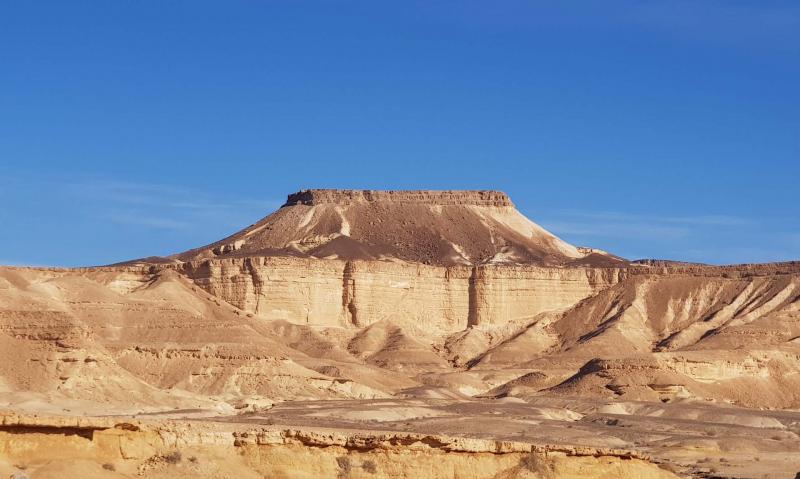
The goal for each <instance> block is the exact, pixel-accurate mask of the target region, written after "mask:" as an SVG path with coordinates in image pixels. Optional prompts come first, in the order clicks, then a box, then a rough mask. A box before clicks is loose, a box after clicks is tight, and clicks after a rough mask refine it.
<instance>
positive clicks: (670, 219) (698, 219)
mask: <svg viewBox="0 0 800 479" xmlns="http://www.w3.org/2000/svg"><path fill="white" fill-rule="evenodd" d="M561 213H562V214H564V215H565V216H569V217H577V218H586V219H591V220H600V221H618V222H639V223H657V224H660V223H666V224H675V225H685V226H692V225H701V226H742V225H747V224H752V220H750V219H748V218H743V217H740V216H730V215H694V216H662V215H658V214H631V213H622V212H618V211H601V212H583V211H576V210H565V211H562V212H561Z"/></svg>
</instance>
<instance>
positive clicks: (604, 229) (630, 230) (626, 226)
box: [542, 221, 689, 240]
mask: <svg viewBox="0 0 800 479" xmlns="http://www.w3.org/2000/svg"><path fill="white" fill-rule="evenodd" d="M542 226H544V228H545V229H547V230H549V231H551V232H553V233H555V234H556V235H559V236H562V235H573V236H582V237H588V238H598V237H603V238H632V239H639V240H653V239H672V240H676V239H680V238H685V237H686V236H688V235H689V229H687V228H682V227H679V226H668V225H658V224H653V223H623V222H605V223H604V222H558V221H556V222H544V223H543V224H542Z"/></svg>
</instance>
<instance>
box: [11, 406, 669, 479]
mask: <svg viewBox="0 0 800 479" xmlns="http://www.w3.org/2000/svg"><path fill="white" fill-rule="evenodd" d="M0 456H1V457H2V458H3V459H4V460H3V459H0V473H2V474H3V475H4V476H5V477H8V476H10V475H11V474H14V473H15V470H16V472H19V471H21V470H22V469H25V470H29V471H30V472H31V473H32V474H33V475H34V477H37V476H41V477H55V476H54V474H57V475H60V476H61V477H64V476H72V477H78V476H81V477H87V476H92V477H103V476H105V475H109V477H111V476H112V474H111V472H112V471H113V472H114V473H115V474H113V477H120V476H119V475H122V477H128V476H129V475H139V476H146V477H165V478H166V477H171V478H183V477H187V478H188V477H212V476H213V477H243V478H256V477H281V478H286V479H294V478H309V477H331V478H333V477H341V478H344V477H348V478H359V477H369V478H373V479H380V478H417V477H426V478H430V479H437V478H443V479H444V478H452V477H459V478H464V479H471V478H474V479H478V478H487V479H488V478H497V477H517V478H538V477H543V476H542V474H545V476H546V477H550V478H562V477H563V478H567V477H585V478H605V477H637V478H643V479H647V478H654V479H656V478H658V479H661V478H664V479H667V478H673V477H676V476H674V475H673V474H672V473H670V472H668V471H666V470H664V469H660V468H659V467H658V466H656V465H655V464H653V463H651V462H649V460H648V458H647V457H645V456H642V455H641V454H639V453H636V452H634V451H625V450H616V449H607V448H589V447H569V446H549V445H539V444H529V443H523V442H511V441H492V440H484V439H469V438H456V437H448V436H440V435H427V434H413V433H369V432H360V433H354V432H344V431H330V430H328V431H325V430H307V429H306V430H303V429H281V428H275V427H260V428H259V427H256V428H253V427H247V426H245V425H227V424H223V423H210V422H193V423H176V422H171V421H161V422H159V421H149V422H142V421H131V420H129V419H120V420H114V419H100V418H74V417H73V418H69V417H25V416H19V415H5V416H3V417H2V420H1V421H0ZM6 461H8V462H6ZM104 471H105V472H104Z"/></svg>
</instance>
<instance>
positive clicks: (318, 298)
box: [176, 257, 625, 332]
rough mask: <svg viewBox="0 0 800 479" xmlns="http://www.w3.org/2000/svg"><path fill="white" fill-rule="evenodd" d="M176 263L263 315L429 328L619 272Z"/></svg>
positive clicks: (519, 314)
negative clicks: (386, 321) (397, 323)
mask: <svg viewBox="0 0 800 479" xmlns="http://www.w3.org/2000/svg"><path fill="white" fill-rule="evenodd" d="M176 268H177V269H178V270H179V271H180V272H181V273H182V274H185V275H186V276H188V277H189V278H191V279H192V280H193V281H195V282H196V283H197V284H198V285H200V286H201V287H203V288H204V289H205V290H206V291H208V292H209V293H211V294H213V295H214V296H216V297H219V298H221V299H223V300H225V301H227V302H229V303H230V304H233V305H234V306H236V307H238V308H241V309H243V310H245V311H249V312H252V313H254V314H256V315H258V316H259V317H263V318H265V319H284V320H287V321H291V322H293V323H297V324H310V325H317V326H345V327H365V326H368V325H370V324H373V323H375V322H378V321H382V320H389V321H398V322H408V323H414V324H417V325H419V326H421V327H425V328H430V329H432V330H435V331H439V332H455V331H462V330H464V329H466V328H467V327H468V326H476V325H486V324H505V323H509V322H514V321H520V320H524V319H530V318H533V317H535V316H536V315H538V314H540V313H543V312H547V311H554V310H558V309H562V308H566V307H568V306H570V305H573V304H575V303H577V302H578V301H580V300H582V299H584V298H587V297H589V296H591V295H593V294H594V293H596V292H598V291H600V290H601V289H604V288H607V287H609V286H611V285H613V284H616V283H617V282H618V281H619V280H620V278H622V277H624V276H625V271H624V270H621V269H599V268H541V267H535V266H514V267H511V266H497V265H484V266H473V267H464V266H453V267H435V266H427V265H421V264H404V263H392V262H379V261H337V260H325V261H320V260H312V259H301V258H265V257H254V258H232V259H225V260H205V261H194V262H187V263H183V264H181V265H179V266H177V267H176Z"/></svg>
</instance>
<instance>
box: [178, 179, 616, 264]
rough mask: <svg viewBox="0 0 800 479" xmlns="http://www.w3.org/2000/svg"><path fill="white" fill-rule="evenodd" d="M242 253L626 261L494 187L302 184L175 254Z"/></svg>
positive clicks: (444, 260)
mask: <svg viewBox="0 0 800 479" xmlns="http://www.w3.org/2000/svg"><path fill="white" fill-rule="evenodd" d="M246 256H300V257H311V258H325V259H344V260H356V259H358V260H389V261H405V262H414V263H424V264H433V265H442V266H446V265H474V264H487V263H488V264H539V265H569V264H596V265H601V264H602V265H607V266H610V265H623V264H625V262H624V261H623V260H621V259H620V258H616V257H614V256H611V255H608V254H605V253H602V252H589V251H586V250H583V251H582V250H579V249H578V248H576V247H575V246H572V245H570V244H568V243H566V242H564V241H563V240H561V239H559V238H557V237H556V236H554V235H553V234H551V233H550V232H548V231H546V230H545V229H544V228H542V227H541V226H539V225H537V224H536V223H534V222H532V221H531V220H529V219H528V218H526V217H525V216H523V215H522V214H520V212H519V211H517V209H516V208H515V207H514V204H513V203H512V202H511V199H510V198H509V197H508V196H507V195H506V194H505V193H502V192H499V191H373V190H363V191H362V190H304V191H300V192H297V193H294V194H290V195H289V196H288V198H287V201H286V204H284V205H283V206H282V207H281V208H280V209H279V210H278V211H276V212H274V213H272V214H270V215H269V216H267V217H265V218H264V219H262V220H260V221H258V222H257V223H255V224H254V225H251V226H250V227H248V228H246V229H244V230H242V231H240V232H238V233H235V234H233V235H231V236H229V237H228V238H225V239H223V240H221V241H219V242H216V243H213V244H211V245H208V246H205V247H202V248H198V249H194V250H191V251H188V252H186V253H181V254H178V255H175V256H174V257H173V258H174V259H177V260H180V261H193V260H198V259H207V258H215V257H219V258H229V257H246Z"/></svg>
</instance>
